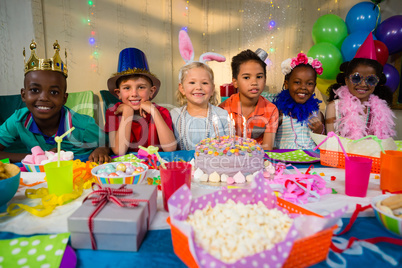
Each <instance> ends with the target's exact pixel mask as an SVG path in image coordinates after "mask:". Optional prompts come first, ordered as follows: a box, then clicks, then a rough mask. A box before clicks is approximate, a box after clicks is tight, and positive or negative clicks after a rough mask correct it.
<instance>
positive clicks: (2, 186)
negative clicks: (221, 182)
mask: <svg viewBox="0 0 402 268" xmlns="http://www.w3.org/2000/svg"><path fill="white" fill-rule="evenodd" d="M20 174H21V170H20V168H19V167H17V166H16V165H13V164H4V163H2V162H0V212H4V211H6V209H7V203H8V201H10V200H11V198H13V196H14V195H15V193H16V192H17V190H18V186H19V185H20Z"/></svg>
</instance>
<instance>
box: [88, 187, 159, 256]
mask: <svg viewBox="0 0 402 268" xmlns="http://www.w3.org/2000/svg"><path fill="white" fill-rule="evenodd" d="M126 186H127V185H126V184H123V185H121V186H120V187H119V188H118V189H113V188H110V187H102V186H101V185H99V184H97V183H92V190H93V192H92V193H90V194H89V195H88V196H87V197H86V198H85V199H84V200H83V201H82V203H84V202H85V201H86V200H91V203H92V205H94V206H96V208H95V210H94V211H93V212H92V213H91V215H90V216H89V218H88V228H89V235H90V237H91V245H92V249H94V250H96V249H97V245H96V240H95V237H94V233H93V230H94V218H95V217H96V215H98V213H99V212H100V211H101V210H102V209H103V208H104V207H105V205H106V204H107V203H108V202H112V203H114V204H115V205H117V206H118V207H128V208H134V207H137V206H138V204H139V203H140V202H147V205H148V215H150V214H151V211H150V207H149V200H146V199H129V198H120V197H119V196H127V195H131V194H132V193H133V190H132V189H127V188H126ZM147 227H148V229H149V217H148V220H147Z"/></svg>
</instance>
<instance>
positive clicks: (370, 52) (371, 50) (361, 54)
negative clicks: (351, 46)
mask: <svg viewBox="0 0 402 268" xmlns="http://www.w3.org/2000/svg"><path fill="white" fill-rule="evenodd" d="M354 58H364V59H371V60H377V56H376V54H375V46H374V39H373V34H372V33H370V34H369V35H368V36H367V38H366V40H364V42H363V44H362V45H361V46H360V47H359V49H358V50H357V52H356V55H355V57H354Z"/></svg>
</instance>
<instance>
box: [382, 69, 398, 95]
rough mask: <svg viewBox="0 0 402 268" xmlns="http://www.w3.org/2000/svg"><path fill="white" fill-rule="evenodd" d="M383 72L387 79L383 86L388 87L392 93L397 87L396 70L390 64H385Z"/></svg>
mask: <svg viewBox="0 0 402 268" xmlns="http://www.w3.org/2000/svg"><path fill="white" fill-rule="evenodd" d="M383 72H384V74H385V76H386V77H387V82H386V83H385V85H386V86H388V87H389V88H390V89H391V91H392V92H395V90H396V89H397V88H398V85H399V72H398V70H397V69H396V68H395V67H394V66H392V65H391V64H389V63H387V64H385V65H384V70H383Z"/></svg>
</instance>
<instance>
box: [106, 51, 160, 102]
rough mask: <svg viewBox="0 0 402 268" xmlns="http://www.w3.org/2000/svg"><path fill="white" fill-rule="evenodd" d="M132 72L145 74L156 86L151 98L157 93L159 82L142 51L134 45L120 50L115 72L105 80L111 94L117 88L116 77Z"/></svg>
mask: <svg viewBox="0 0 402 268" xmlns="http://www.w3.org/2000/svg"><path fill="white" fill-rule="evenodd" d="M132 74H141V75H145V76H146V77H148V78H149V79H151V81H152V84H153V86H155V87H156V90H155V93H154V94H153V96H152V98H154V97H155V96H156V94H158V91H159V87H160V85H161V82H160V81H159V79H158V78H157V77H156V76H155V75H154V74H152V73H151V72H150V71H149V67H148V61H147V57H146V56H145V54H144V52H142V51H141V50H139V49H138V48H134V47H129V48H125V49H123V50H122V51H121V52H120V54H119V62H118V66H117V73H115V74H113V75H112V76H111V77H110V78H109V80H107V87H108V88H109V91H110V92H111V93H112V94H113V95H116V94H115V92H114V90H115V89H116V88H117V85H116V81H117V79H119V78H120V77H122V76H125V75H132Z"/></svg>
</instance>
